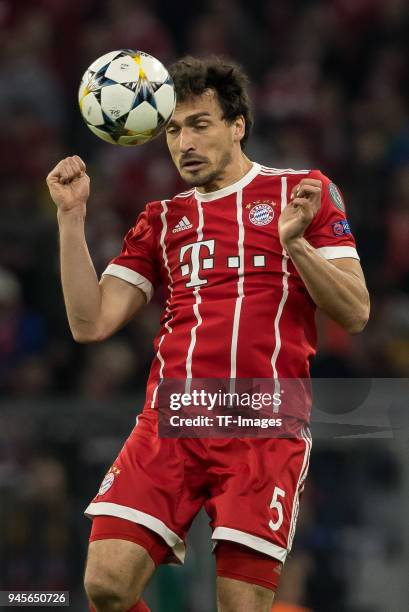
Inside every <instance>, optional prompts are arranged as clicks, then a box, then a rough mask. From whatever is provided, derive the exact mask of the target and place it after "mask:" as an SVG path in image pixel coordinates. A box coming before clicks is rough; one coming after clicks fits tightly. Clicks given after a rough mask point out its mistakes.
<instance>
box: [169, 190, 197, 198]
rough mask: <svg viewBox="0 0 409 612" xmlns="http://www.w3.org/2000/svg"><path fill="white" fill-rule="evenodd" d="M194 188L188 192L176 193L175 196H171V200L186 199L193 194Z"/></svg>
mask: <svg viewBox="0 0 409 612" xmlns="http://www.w3.org/2000/svg"><path fill="white" fill-rule="evenodd" d="M194 190H195V189H194V188H193V189H189V191H182V193H178V194H177V195H175V196H173V199H175V198H188V197H189V196H190V195H192V194H193V193H194Z"/></svg>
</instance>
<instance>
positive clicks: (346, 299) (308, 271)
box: [284, 237, 369, 334]
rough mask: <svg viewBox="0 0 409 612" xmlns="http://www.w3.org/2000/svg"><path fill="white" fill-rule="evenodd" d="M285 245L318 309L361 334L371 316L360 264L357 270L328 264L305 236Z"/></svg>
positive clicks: (347, 328) (348, 329) (338, 264)
mask: <svg viewBox="0 0 409 612" xmlns="http://www.w3.org/2000/svg"><path fill="white" fill-rule="evenodd" d="M284 246H285V250H286V251H287V253H288V255H289V257H290V258H291V260H292V262H293V264H294V266H295V267H296V268H297V270H298V273H299V274H300V276H301V278H302V280H303V281H304V284H305V286H306V288H307V290H308V292H309V294H310V296H311V298H312V299H313V301H314V302H315V304H316V305H317V306H318V308H320V309H321V310H323V311H324V312H325V313H326V314H327V315H328V316H330V317H331V318H332V319H334V320H335V321H337V323H339V324H340V325H341V326H342V327H343V328H344V329H345V330H346V331H348V332H349V333H351V334H356V333H359V332H361V331H362V330H363V329H364V327H365V325H366V323H367V321H368V317H369V294H368V291H367V289H366V285H365V280H364V278H363V275H362V272H361V270H360V266H359V264H358V263H357V269H356V270H345V269H341V264H340V262H341V261H342V260H330V261H327V260H326V259H324V258H323V257H321V255H319V253H318V252H317V251H316V250H315V249H314V248H313V247H312V246H311V245H310V244H309V243H308V242H307V240H305V238H303V237H301V238H296V239H293V240H290V241H288V242H286V243H285V245H284ZM343 261H344V262H345V261H346V260H343ZM337 262H338V263H337ZM350 265H351V263H350V262H349V264H348V267H350ZM338 266H339V267H338Z"/></svg>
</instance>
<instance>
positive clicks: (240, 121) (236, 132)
mask: <svg viewBox="0 0 409 612" xmlns="http://www.w3.org/2000/svg"><path fill="white" fill-rule="evenodd" d="M233 128H234V129H233V138H234V141H235V142H240V140H241V139H242V138H243V136H244V132H245V131H246V121H245V119H244V117H243V115H238V116H237V117H236V118H235V119H234V121H233Z"/></svg>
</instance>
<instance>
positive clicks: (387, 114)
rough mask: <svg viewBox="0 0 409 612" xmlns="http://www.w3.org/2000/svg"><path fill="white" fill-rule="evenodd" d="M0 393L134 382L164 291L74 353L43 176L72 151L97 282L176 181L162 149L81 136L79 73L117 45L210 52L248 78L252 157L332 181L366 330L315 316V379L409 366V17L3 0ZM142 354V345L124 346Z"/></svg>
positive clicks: (290, 0)
mask: <svg viewBox="0 0 409 612" xmlns="http://www.w3.org/2000/svg"><path fill="white" fill-rule="evenodd" d="M0 32H1V46H2V53H1V56H0V87H1V91H2V96H1V97H0V111H1V115H2V117H3V118H4V119H5V120H4V121H3V122H2V130H1V133H0V155H1V159H2V164H1V166H0V173H1V186H0V189H1V202H2V215H1V219H0V389H1V391H2V392H3V393H6V394H7V395H12V396H21V395H30V396H31V397H32V396H37V397H43V396H47V395H50V394H53V395H54V394H56V393H57V394H58V393H72V392H80V393H82V394H85V395H87V396H90V397H98V396H104V397H106V396H107V395H115V393H117V392H119V391H121V392H122V391H123V390H124V389H125V390H132V389H138V388H140V387H143V385H144V382H145V373H146V371H147V368H148V365H149V362H150V359H151V357H152V352H151V348H150V347H151V339H152V336H153V334H154V332H155V329H156V328H157V323H158V319H159V314H160V310H161V300H160V296H159V297H157V299H156V301H154V303H153V304H151V305H150V307H149V308H148V309H146V310H145V311H143V313H142V315H141V316H139V317H138V318H137V320H135V321H134V322H132V323H131V324H130V325H129V326H128V328H127V329H126V330H125V331H124V332H122V333H121V334H119V335H117V336H116V337H115V339H113V340H111V341H109V342H107V343H106V344H105V345H104V346H98V347H92V346H91V347H79V346H75V345H74V343H73V341H72V339H71V338H70V335H69V333H68V330H67V322H66V319H65V312H64V308H63V302H62V297H61V290H60V285H59V278H58V254H57V253H58V244H57V237H56V221H55V207H54V204H53V203H52V202H51V201H50V199H49V196H48V192H47V189H46V186H45V177H46V175H47V173H48V172H49V171H50V170H51V168H52V167H53V166H54V165H55V163H56V162H57V161H59V159H61V158H62V157H65V156H67V155H69V154H74V153H77V154H79V155H81V156H82V157H83V158H84V159H85V161H86V163H87V165H88V171H89V174H90V176H91V180H92V195H91V198H90V201H89V207H88V211H89V212H88V219H87V237H88V242H89V246H90V250H91V254H92V257H93V260H94V262H95V266H96V268H97V271H98V273H101V271H103V269H104V268H105V266H106V264H107V262H108V261H109V260H110V259H111V258H112V257H113V256H114V255H115V254H116V253H117V252H118V250H119V249H120V246H121V242H122V237H123V235H124V233H125V231H126V230H127V229H128V228H129V226H130V225H132V224H133V223H134V221H135V219H136V216H137V214H138V213H139V211H140V210H141V209H142V208H143V207H144V206H145V204H146V202H147V201H150V200H153V199H159V198H162V197H169V196H171V195H173V194H175V193H177V192H178V191H179V190H181V189H183V185H182V184H181V182H180V179H179V177H178V175H177V172H176V170H175V169H174V168H173V167H172V165H171V162H170V160H169V156H168V153H167V150H166V146H165V142H164V139H163V138H160V139H158V140H157V141H155V142H152V143H150V144H147V145H145V146H142V147H139V148H138V147H136V148H128V149H127V148H120V147H113V146H108V145H107V144H106V143H104V142H102V141H101V142H100V141H99V140H98V139H97V138H96V137H95V136H94V135H92V134H91V133H90V132H89V130H88V129H87V128H86V126H85V125H84V124H83V122H82V119H81V117H80V113H79V109H78V105H77V87H78V84H79V80H80V78H81V75H82V73H83V71H84V70H85V68H86V67H87V66H88V65H89V63H90V62H91V61H93V60H94V59H95V58H96V57H98V56H99V55H101V54H103V53H104V52H106V51H107V50H110V49H115V48H124V47H129V48H138V49H143V50H145V51H147V52H149V53H152V54H153V55H155V56H157V57H159V58H160V59H161V60H162V61H163V62H164V63H165V64H169V63H170V62H171V61H173V60H174V59H176V58H177V57H179V56H181V55H182V54H185V53H187V52H189V53H192V54H194V55H198V56H205V55H208V54H210V53H221V54H223V55H224V56H226V57H227V58H233V59H234V60H236V61H238V62H239V63H241V64H242V65H243V66H244V67H245V68H246V70H247V72H248V74H249V76H250V80H251V96H252V100H253V102H254V111H255V116H256V126H255V130H254V134H253V136H252V138H251V140H250V144H249V147H248V154H249V156H250V157H252V158H254V159H256V160H258V161H261V162H262V163H264V164H267V165H272V166H275V167H301V168H306V167H307V168H309V167H310V168H315V167H318V168H320V169H321V170H322V171H323V172H324V173H325V174H327V175H328V176H330V177H331V179H332V180H334V181H335V182H336V183H338V185H339V186H340V187H341V189H342V191H343V193H344V196H345V200H346V202H347V208H348V217H349V221H350V224H351V226H352V229H353V232H354V234H355V235H356V238H357V242H358V249H359V253H360V255H361V259H362V265H363V268H364V271H365V274H366V278H367V281H368V285H369V289H370V293H371V297H372V315H371V320H370V323H369V325H368V326H367V328H366V330H365V332H364V333H363V334H362V335H361V336H359V337H355V338H351V337H348V336H347V335H346V334H344V333H343V332H342V331H341V330H340V329H338V327H337V326H336V325H335V324H333V323H331V322H330V321H328V320H326V319H324V318H322V317H319V328H320V356H319V358H318V359H317V361H316V364H315V367H314V370H313V371H314V374H315V375H316V376H320V375H322V376H331V375H350V376H361V375H365V376H383V377H386V376H405V375H407V374H408V372H409V250H408V248H407V244H408V240H409V123H408V105H407V102H408V81H407V78H405V77H406V75H407V72H408V68H409V67H408V58H409V54H408V52H407V51H408V43H407V41H408V40H409V36H408V35H409V7H408V4H407V2H405V0H390V1H389V2H387V3H385V2H382V1H381V0H354V2H351V1H350V0H333V1H331V2H323V1H314V0H303V1H302V0H299V1H297V0H271V1H263V2H255V3H250V4H249V3H247V2H244V0H243V1H240V0H224V1H223V2H221V1H216V0H209V2H207V3H206V4H205V5H204V4H203V3H201V2H199V1H198V0H193V1H190V2H178V3H165V2H160V0H157V1H156V2H152V1H148V0H141V1H136V0H105V2H100V1H98V2H96V1H95V0H83V1H82V2H71V1H70V0H33V1H32V2H30V4H29V5H27V4H26V3H16V2H11V0H1V1H0ZM136 348H137V350H135V349H136Z"/></svg>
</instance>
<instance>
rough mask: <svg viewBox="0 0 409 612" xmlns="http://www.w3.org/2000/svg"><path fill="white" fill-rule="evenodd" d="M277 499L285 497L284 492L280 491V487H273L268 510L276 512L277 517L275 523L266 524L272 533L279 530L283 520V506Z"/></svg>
mask: <svg viewBox="0 0 409 612" xmlns="http://www.w3.org/2000/svg"><path fill="white" fill-rule="evenodd" d="M278 497H285V491H283V490H282V489H280V487H275V489H274V493H273V498H272V500H271V503H270V508H274V510H277V515H278V517H277V520H276V521H275V522H274V521H270V522H269V524H268V525H269V527H270V529H272V530H273V531H277V530H278V529H280V527H281V524H282V522H283V519H284V515H283V505H282V503H281V502H280V501H279V500H278Z"/></svg>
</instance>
